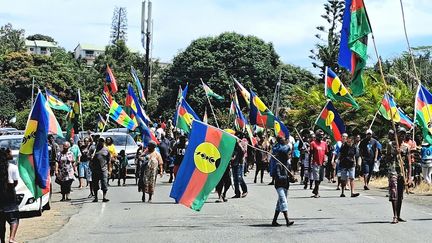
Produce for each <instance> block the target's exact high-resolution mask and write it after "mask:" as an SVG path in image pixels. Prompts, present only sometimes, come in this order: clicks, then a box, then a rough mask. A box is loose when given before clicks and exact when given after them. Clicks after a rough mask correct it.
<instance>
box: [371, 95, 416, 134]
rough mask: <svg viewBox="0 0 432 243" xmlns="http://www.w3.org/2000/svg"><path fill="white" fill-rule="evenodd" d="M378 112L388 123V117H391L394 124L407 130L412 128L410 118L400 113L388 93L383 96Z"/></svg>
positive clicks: (399, 109)
mask: <svg viewBox="0 0 432 243" xmlns="http://www.w3.org/2000/svg"><path fill="white" fill-rule="evenodd" d="M378 111H379V113H380V114H381V115H382V116H383V117H384V118H385V119H386V120H389V121H390V117H392V115H393V121H394V122H397V123H400V124H402V125H403V126H405V127H406V128H408V129H411V128H412V126H413V122H412V121H411V118H409V117H408V116H407V115H406V114H405V113H404V112H403V111H402V109H401V108H400V107H399V106H398V105H397V104H396V102H395V101H394V98H393V97H392V96H391V95H389V94H388V93H385V94H384V97H383V99H382V100H381V104H380V107H379V109H378Z"/></svg>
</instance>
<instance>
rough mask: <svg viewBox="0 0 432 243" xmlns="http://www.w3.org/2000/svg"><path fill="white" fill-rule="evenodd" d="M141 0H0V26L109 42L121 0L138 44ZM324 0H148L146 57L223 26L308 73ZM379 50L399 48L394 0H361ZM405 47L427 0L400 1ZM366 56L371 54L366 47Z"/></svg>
mask: <svg viewBox="0 0 432 243" xmlns="http://www.w3.org/2000/svg"><path fill="white" fill-rule="evenodd" d="M141 2H142V1H141V0H117V1H113V0H37V1H36V0H26V1H24V0H12V1H7V0H2V1H0V25H4V24H6V23H12V25H13V27H14V28H22V29H25V31H26V32H25V33H26V36H27V35H31V34H37V33H40V34H45V35H49V36H52V37H53V38H54V39H55V40H56V41H57V42H58V44H59V45H60V46H62V47H64V48H66V49H67V50H73V49H74V48H75V47H76V46H77V45H78V43H87V44H93V45H99V46H104V45H107V44H108V43H109V36H110V28H111V22H112V15H113V10H114V7H115V6H119V7H126V9H127V19H128V31H127V33H128V41H127V44H128V46H129V47H130V48H132V49H134V50H139V51H140V52H144V50H143V48H142V46H141V33H140V29H141ZM325 2H326V0H303V1H299V0H241V1H240V0H182V1H179V0H153V1H152V3H153V23H154V27H153V29H154V33H153V57H154V58H159V59H160V60H161V61H162V62H171V61H172V59H173V58H174V56H175V55H176V54H178V53H179V52H181V51H182V50H184V49H185V48H186V47H187V46H188V45H189V44H190V43H191V41H192V40H194V39H197V38H199V37H207V36H217V35H219V34H220V33H222V32H225V31H235V32H238V33H241V34H245V35H255V36H257V37H259V38H262V39H263V40H265V41H266V42H272V43H273V44H274V47H275V49H276V52H277V53H278V54H279V56H280V57H281V60H282V61H283V62H284V63H289V64H294V65H297V66H301V67H303V68H306V69H308V70H310V71H312V72H314V70H313V68H312V65H311V61H310V59H309V58H308V56H309V54H310V52H309V50H310V49H312V48H313V47H314V44H315V43H317V39H316V38H315V37H314V35H315V34H316V33H318V32H317V30H316V26H319V25H326V22H325V20H324V19H322V18H321V17H320V16H321V15H322V14H323V13H324V8H323V4H324V3H325ZM364 2H365V4H366V7H367V10H368V13H369V17H370V20H371V25H372V28H373V31H374V34H375V39H376V43H377V47H378V51H379V53H380V55H381V56H382V57H384V58H385V59H387V58H394V57H396V56H398V55H399V54H400V53H402V52H403V51H405V50H407V47H406V42H405V37H404V32H403V25H402V17H401V10H400V3H399V0H364ZM403 2H404V7H405V16H406V23H407V29H408V35H409V38H410V42H411V46H420V45H431V44H432V43H431V42H432V41H431V40H432V28H431V27H430V26H429V25H430V24H432V14H431V13H432V1H430V0H404V1H403ZM369 56H370V59H369V63H373V62H374V61H376V58H375V54H374V52H373V48H369Z"/></svg>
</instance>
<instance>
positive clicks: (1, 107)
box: [0, 85, 16, 123]
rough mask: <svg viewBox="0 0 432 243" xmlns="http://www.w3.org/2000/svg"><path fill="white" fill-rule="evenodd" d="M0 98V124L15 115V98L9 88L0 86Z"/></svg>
mask: <svg viewBox="0 0 432 243" xmlns="http://www.w3.org/2000/svg"><path fill="white" fill-rule="evenodd" d="M0 97H1V99H0V123H4V122H5V121H9V120H10V119H11V118H12V117H13V116H14V115H15V112H16V111H15V96H14V95H13V93H12V92H11V90H10V89H9V87H7V86H4V85H1V86H0Z"/></svg>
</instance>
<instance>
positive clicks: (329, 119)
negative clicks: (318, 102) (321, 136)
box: [315, 101, 345, 143]
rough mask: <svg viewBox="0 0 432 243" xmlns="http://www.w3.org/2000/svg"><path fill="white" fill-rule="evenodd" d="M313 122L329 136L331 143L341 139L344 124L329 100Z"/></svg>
mask: <svg viewBox="0 0 432 243" xmlns="http://www.w3.org/2000/svg"><path fill="white" fill-rule="evenodd" d="M315 124H316V125H317V126H318V127H320V128H321V129H322V130H323V131H324V132H325V133H327V134H328V135H329V136H330V138H331V139H332V141H333V143H336V142H337V141H342V134H343V133H344V132H345V125H344V122H343V121H342V118H341V117H340V116H339V113H338V112H337V110H336V108H335V107H334V106H333V103H332V102H331V101H328V102H327V104H326V106H325V107H324V109H323V110H322V111H321V113H320V114H319V116H318V119H317V120H316V122H315Z"/></svg>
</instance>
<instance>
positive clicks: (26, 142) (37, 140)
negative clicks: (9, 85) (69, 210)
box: [18, 92, 51, 199]
mask: <svg viewBox="0 0 432 243" xmlns="http://www.w3.org/2000/svg"><path fill="white" fill-rule="evenodd" d="M46 103H47V101H46V99H45V98H44V97H43V95H42V93H40V92H39V93H38V95H37V97H36V101H35V103H34V105H33V108H32V110H31V111H30V116H29V119H28V121H27V125H26V129H25V131H24V138H23V141H22V143H21V147H20V150H19V155H18V170H19V173H20V177H21V179H22V180H23V182H24V184H25V185H26V187H27V188H28V189H29V191H30V192H31V193H32V195H33V197H34V198H36V199H37V198H40V197H41V196H43V195H45V194H47V193H49V191H50V180H51V179H50V165H49V154H48V128H49V114H48V111H47V110H46Z"/></svg>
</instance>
